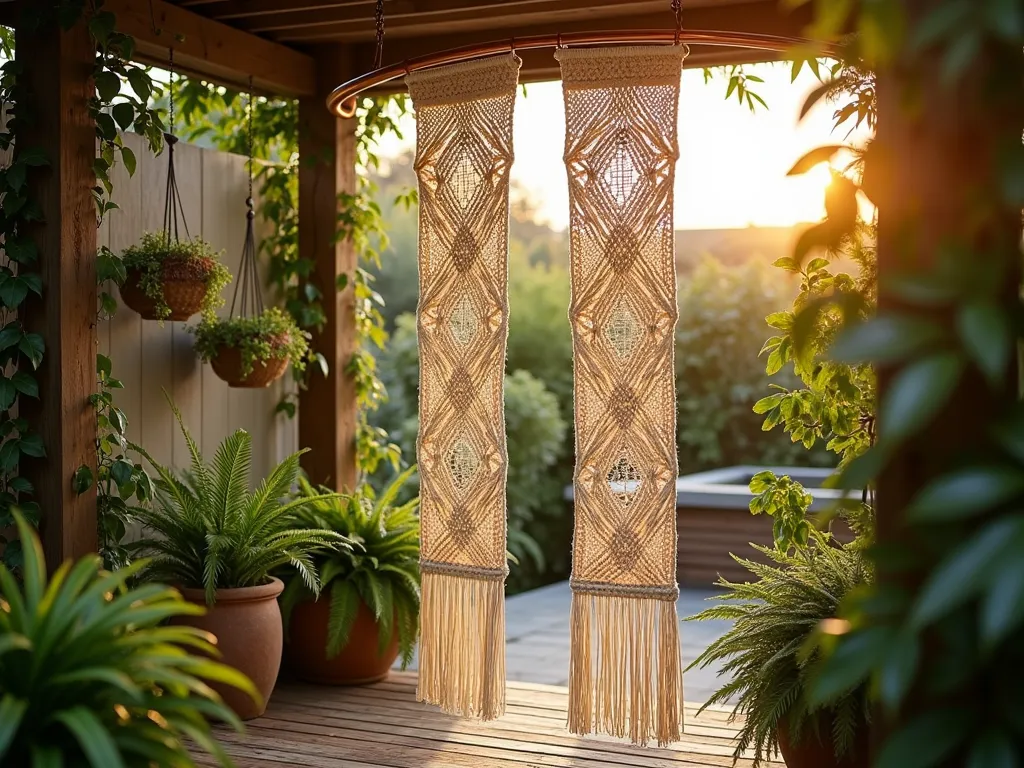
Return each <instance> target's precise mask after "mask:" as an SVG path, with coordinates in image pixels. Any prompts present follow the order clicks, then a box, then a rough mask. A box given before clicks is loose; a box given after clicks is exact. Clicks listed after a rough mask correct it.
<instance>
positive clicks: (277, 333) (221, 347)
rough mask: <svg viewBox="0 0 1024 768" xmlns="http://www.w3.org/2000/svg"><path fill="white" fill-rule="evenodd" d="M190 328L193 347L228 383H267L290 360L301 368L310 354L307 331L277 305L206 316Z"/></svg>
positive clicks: (244, 385)
mask: <svg viewBox="0 0 1024 768" xmlns="http://www.w3.org/2000/svg"><path fill="white" fill-rule="evenodd" d="M189 332H190V333H192V334H194V335H195V337H196V351H197V352H198V353H199V356H200V357H201V358H202V359H203V361H204V362H208V363H210V365H211V366H212V367H213V372H214V373H215V374H217V377H218V378H220V379H222V380H223V381H225V382H227V384H228V386H229V387H239V388H245V389H259V388H261V387H269V386H270V385H271V384H273V383H274V382H275V381H277V380H278V379H279V378H281V377H282V376H283V375H284V372H285V371H286V370H287V369H288V365H289V364H291V365H292V366H293V368H294V369H295V370H296V371H298V372H302V371H303V370H305V367H306V357H307V355H308V354H309V334H308V333H306V332H305V331H302V330H300V329H299V327H298V326H297V325H296V324H295V321H294V320H292V318H291V316H290V315H288V314H287V313H285V312H283V311H282V310H280V309H278V308H277V307H271V308H270V309H266V310H264V311H263V312H262V313H260V314H259V315H256V316H255V317H229V318H205V319H204V320H203V321H202V322H201V323H200V324H199V325H198V326H196V327H195V328H190V329H189Z"/></svg>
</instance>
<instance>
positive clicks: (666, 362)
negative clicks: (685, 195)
mask: <svg viewBox="0 0 1024 768" xmlns="http://www.w3.org/2000/svg"><path fill="white" fill-rule="evenodd" d="M556 55H557V57H558V60H559V62H560V64H561V70H562V83H563V89H564V96H565V112H566V135H565V164H566V170H567V172H568V177H569V207H570V223H569V229H570V249H571V256H570V270H571V286H572V299H571V304H570V309H569V319H570V323H571V326H572V339H573V361H574V364H573V367H574V389H575V423H576V472H575V477H574V493H575V515H576V517H575V527H574V534H573V562H572V582H571V584H572V592H573V598H572V615H571V626H572V629H571V638H572V639H571V649H570V650H571V661H570V670H569V728H570V730H571V731H573V732H574V733H579V734H586V733H593V732H598V731H602V732H606V733H610V734H612V735H614V736H619V737H625V736H628V737H629V738H630V739H631V740H632V741H633V742H635V743H638V744H646V743H647V742H648V741H650V740H651V739H656V740H657V742H658V743H659V744H666V743H668V742H671V741H674V740H677V739H678V738H679V735H680V733H681V730H682V713H683V707H682V702H683V698H682V671H681V663H680V655H679V624H678V618H677V616H676V599H677V597H678V594H679V590H678V587H677V585H676V464H677V460H676V443H675V379H674V371H673V342H674V335H675V325H676V318H677V309H676V273H675V262H674V243H673V214H672V186H673V182H674V179H675V164H676V160H677V158H678V144H677V139H676V127H677V120H678V104H679V80H680V75H681V73H682V62H683V55H684V54H683V49H682V48H681V47H679V46H661V47H620V48H604V49H568V50H559V51H557V53H556Z"/></svg>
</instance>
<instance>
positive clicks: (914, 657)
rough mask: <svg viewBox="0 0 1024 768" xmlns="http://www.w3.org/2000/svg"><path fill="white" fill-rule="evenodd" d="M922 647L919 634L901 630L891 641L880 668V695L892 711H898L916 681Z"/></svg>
mask: <svg viewBox="0 0 1024 768" xmlns="http://www.w3.org/2000/svg"><path fill="white" fill-rule="evenodd" d="M920 656H921V649H920V645H919V643H918V639H917V636H916V635H914V634H913V633H910V632H901V633H900V634H899V635H897V636H896V637H895V638H894V639H893V641H892V643H890V645H889V647H888V649H887V650H886V654H885V661H884V662H883V663H882V667H881V669H880V670H879V695H880V696H881V699H882V702H883V703H884V704H885V705H886V706H887V707H888V708H889V710H890V711H896V710H897V709H898V707H899V706H900V704H901V703H902V702H903V699H904V697H905V696H906V695H907V691H909V690H910V685H911V683H913V681H914V675H915V673H916V672H917V665H918V662H919V660H920Z"/></svg>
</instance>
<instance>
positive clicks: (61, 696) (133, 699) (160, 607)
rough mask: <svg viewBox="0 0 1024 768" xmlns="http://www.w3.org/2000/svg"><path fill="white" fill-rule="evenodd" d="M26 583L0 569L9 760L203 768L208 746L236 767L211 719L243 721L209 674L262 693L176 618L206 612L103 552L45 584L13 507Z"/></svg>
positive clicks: (33, 545) (1, 723)
mask: <svg viewBox="0 0 1024 768" xmlns="http://www.w3.org/2000/svg"><path fill="white" fill-rule="evenodd" d="M14 517H15V520H16V523H17V528H18V533H19V536H20V540H21V542H22V544H23V552H24V564H23V567H22V570H21V577H22V580H23V581H22V583H20V584H19V583H18V582H17V581H16V580H15V578H14V577H13V576H12V574H11V572H10V571H9V570H7V568H6V567H4V566H3V565H0V595H2V599H0V608H2V610H0V765H5V766H8V765H9V766H12V768H13V766H26V767H27V766H32V767H33V768H44V767H45V766H60V765H65V766H91V768H125V767H126V766H132V767H137V768H143V767H144V766H151V765H163V766H183V767H184V766H195V765H196V763H195V761H194V759H193V758H192V756H191V755H190V754H189V749H190V748H191V749H194V748H196V747H198V748H201V749H203V750H205V751H206V752H208V753H209V755H210V756H211V757H212V758H213V759H215V760H216V761H217V763H218V764H220V765H231V764H232V763H231V761H230V759H229V758H228V756H227V755H226V754H225V752H224V749H223V747H222V746H221V745H220V744H219V743H218V741H217V739H216V737H215V736H214V734H213V732H212V731H211V724H210V721H211V720H214V721H217V720H219V721H222V722H225V723H229V724H231V725H232V726H234V728H235V729H236V730H241V728H242V724H241V722H240V721H239V720H238V718H237V716H236V715H235V714H234V713H233V712H232V711H231V709H229V708H228V707H227V706H225V704H224V702H223V701H222V700H221V698H220V696H219V695H218V694H217V693H216V692H215V691H214V690H212V689H211V688H210V687H209V686H208V685H206V683H204V682H203V680H216V681H219V682H220V683H221V684H223V685H227V686H231V687H232V689H233V690H235V691H237V692H238V694H239V695H241V696H245V697H250V698H252V697H256V696H258V693H257V691H256V689H255V688H254V687H253V685H252V683H251V682H250V681H249V680H247V679H246V678H245V676H244V675H242V674H241V673H239V672H238V671H236V670H234V669H231V668H230V667H228V666H226V665H224V664H222V663H220V662H219V661H215V660H213V659H212V658H203V657H202V656H196V655H193V654H192V653H190V652H189V650H188V649H191V650H194V651H198V652H199V653H200V654H204V655H205V656H211V657H212V656H216V655H217V649H216V647H215V646H214V645H213V644H212V643H211V642H210V639H209V635H208V634H207V633H206V632H202V631H200V630H198V629H195V628H192V627H187V626H166V625H164V622H165V621H166V620H168V619H176V618H181V617H185V616H188V617H195V616H198V615H199V614H201V613H202V612H203V609H202V608H200V607H199V606H196V605H194V604H192V603H189V602H186V601H185V600H183V599H182V597H181V595H179V594H178V593H177V592H176V591H175V590H173V589H171V588H170V587H166V586H163V585H161V584H147V585H145V586H142V587H138V588H136V589H129V588H127V587H126V584H127V582H128V580H129V579H130V578H131V577H132V576H133V575H134V574H136V573H137V572H138V571H139V569H140V568H141V567H142V566H143V565H144V563H134V564H133V565H131V566H129V567H128V568H123V569H121V570H118V571H115V572H113V573H108V572H107V571H104V570H102V568H101V562H100V558H99V557H98V556H96V555H92V556H88V557H84V558H82V559H81V560H79V561H78V562H77V563H72V562H71V561H70V560H69V561H67V562H65V563H64V564H63V565H61V566H60V568H58V569H57V571H56V572H55V573H54V574H53V576H52V578H50V579H47V576H46V564H45V562H44V560H43V550H42V547H41V546H40V544H39V539H38V537H37V536H36V533H35V531H34V530H32V528H31V526H29V525H28V524H27V523H26V521H25V519H24V518H23V517H22V516H21V515H20V514H19V513H17V512H15V513H14Z"/></svg>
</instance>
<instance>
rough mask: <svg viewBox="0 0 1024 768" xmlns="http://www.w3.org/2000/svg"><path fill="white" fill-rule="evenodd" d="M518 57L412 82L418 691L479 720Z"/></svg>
mask: <svg viewBox="0 0 1024 768" xmlns="http://www.w3.org/2000/svg"><path fill="white" fill-rule="evenodd" d="M519 64H520V61H519V59H518V58H517V57H515V56H514V55H508V56H500V57H495V58H490V59H484V60H481V61H473V62H467V63H462V64H454V65H451V66H447V67H440V68H437V69H431V70H426V71H423V72H419V73H415V74H413V75H411V76H410V77H409V78H408V79H407V82H408V86H409V94H410V96H411V97H412V102H413V105H414V107H415V109H416V175H417V177H418V179H419V201H420V219H419V282H420V284H419V305H418V309H417V331H418V337H419V352H420V410H419V414H420V428H419V438H418V445H417V448H418V462H419V471H420V498H421V513H420V514H421V555H420V557H421V560H420V566H421V571H422V577H423V599H422V607H421V637H420V655H419V691H418V694H419V698H420V699H421V700H423V701H427V702H430V703H432V704H437V705H439V706H440V707H442V708H443V709H445V710H446V711H448V712H452V713H455V714H461V715H466V716H470V717H481V718H483V719H491V718H495V717H498V716H499V715H501V714H502V713H503V712H504V709H505V589H504V586H505V576H506V574H507V565H506V559H505V552H506V548H505V547H506V545H505V539H506V526H505V481H506V474H507V454H506V446H505V419H504V415H503V383H504V373H505V346H506V342H507V337H508V296H507V293H508V216H509V201H508V192H509V170H510V168H511V166H512V111H513V106H514V104H515V93H516V85H517V83H518V80H519Z"/></svg>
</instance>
